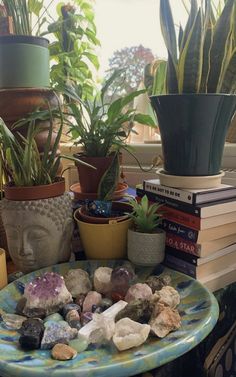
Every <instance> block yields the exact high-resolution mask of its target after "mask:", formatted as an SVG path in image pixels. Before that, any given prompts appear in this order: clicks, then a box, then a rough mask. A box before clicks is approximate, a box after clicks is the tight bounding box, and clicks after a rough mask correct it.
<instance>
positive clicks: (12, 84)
mask: <svg viewBox="0 0 236 377" xmlns="http://www.w3.org/2000/svg"><path fill="white" fill-rule="evenodd" d="M0 72H1V74H0V88H1V89H6V88H48V87H49V86H50V83H49V50H48V41H47V39H45V38H40V37H31V36H15V35H13V36H12V35H11V36H1V37H0Z"/></svg>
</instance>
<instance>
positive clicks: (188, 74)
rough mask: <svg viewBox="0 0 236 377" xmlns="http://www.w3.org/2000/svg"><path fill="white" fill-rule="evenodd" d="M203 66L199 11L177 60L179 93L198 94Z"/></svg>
mask: <svg viewBox="0 0 236 377" xmlns="http://www.w3.org/2000/svg"><path fill="white" fill-rule="evenodd" d="M202 64H203V35H202V16H201V10H199V11H198V14H197V17H196V19H195V22H194V24H193V26H192V29H191V31H190V33H189V36H188V39H187V41H186V43H185V46H184V48H183V50H182V53H181V55H180V59H179V93H198V92H199V88H200V84H201V73H202Z"/></svg>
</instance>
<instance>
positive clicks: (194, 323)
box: [0, 260, 219, 377]
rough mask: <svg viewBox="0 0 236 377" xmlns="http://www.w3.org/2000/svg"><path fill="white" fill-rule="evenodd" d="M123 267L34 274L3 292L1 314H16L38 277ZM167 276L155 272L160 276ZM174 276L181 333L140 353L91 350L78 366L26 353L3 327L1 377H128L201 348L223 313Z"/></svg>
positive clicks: (203, 292)
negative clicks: (26, 287)
mask: <svg viewBox="0 0 236 377" xmlns="http://www.w3.org/2000/svg"><path fill="white" fill-rule="evenodd" d="M123 263H124V261H117V260H116V261H112V260H109V261H104V260H100V261H91V260H90V261H77V262H71V263H64V264H60V265H56V266H52V267H48V268H44V269H42V270H39V271H35V272H32V273H30V274H28V275H25V276H23V277H22V278H20V279H18V280H16V281H15V282H13V283H11V284H9V285H8V286H7V287H6V288H4V289H2V290H1V291H0V308H1V309H3V310H5V311H6V312H8V313H14V311H15V307H16V303H17V301H18V300H19V298H20V297H21V295H22V287H23V285H24V284H25V283H27V282H30V281H31V280H33V278H34V277H36V276H39V275H42V274H43V273H44V272H46V271H54V272H58V273H59V274H61V275H65V273H66V272H67V271H68V270H69V269H71V268H82V269H84V270H86V271H87V272H88V273H89V274H90V275H91V276H92V275H93V272H94V270H95V269H96V268H97V267H99V266H108V267H116V266H120V265H122V264H123ZM135 272H136V274H137V276H138V281H140V282H142V281H144V280H145V279H146V278H147V277H148V276H149V275H151V274H152V273H153V269H152V268H149V267H145V268H136V269H135ZM160 272H162V271H160V270H159V271H155V273H156V274H158V273H160ZM164 272H165V273H168V274H170V275H171V278H172V286H174V287H175V288H176V289H177V290H178V291H179V293H180V296H181V303H180V305H179V306H178V310H179V312H180V315H181V318H182V326H181V327H180V329H179V330H177V331H175V332H172V333H170V334H169V335H167V336H166V337H165V338H163V339H158V338H156V337H149V339H148V340H147V342H146V343H144V344H143V345H142V346H140V347H137V348H132V349H130V350H127V351H123V352H119V351H117V349H116V348H115V346H114V345H113V344H109V345H106V346H102V347H96V346H94V345H93V346H90V347H89V348H88V349H87V350H86V351H84V352H82V353H80V354H78V355H77V357H76V358H75V359H73V360H69V361H58V360H53V359H52V358H51V356H50V351H45V350H36V351H29V352H25V351H23V350H21V349H20V347H19V344H18V338H19V333H18V332H16V331H12V330H8V329H6V328H4V325H3V323H2V322H1V323H0V375H1V377H39V376H40V377H49V376H52V377H67V376H68V377H111V376H112V377H128V376H134V375H136V374H138V373H141V372H145V371H148V370H151V369H153V368H156V367H159V366H161V365H163V364H165V363H168V362H170V361H171V360H174V359H176V358H177V357H179V356H181V355H183V354H184V353H186V352H188V351H189V350H191V349H192V348H193V347H195V346H196V345H197V344H199V343H200V342H201V341H202V340H203V339H204V338H205V337H206V336H207V335H208V334H209V333H210V332H211V330H212V329H213V327H214V326H215V324H216V322H217V319H218V315H219V308H218V304H217V301H216V299H215V297H214V295H213V294H212V293H210V292H209V291H208V290H207V289H206V288H205V287H203V286H202V285H201V284H200V283H199V282H198V281H196V280H194V279H192V278H190V277H189V276H186V275H184V274H181V273H179V272H176V271H173V270H170V269H168V268H165V269H164Z"/></svg>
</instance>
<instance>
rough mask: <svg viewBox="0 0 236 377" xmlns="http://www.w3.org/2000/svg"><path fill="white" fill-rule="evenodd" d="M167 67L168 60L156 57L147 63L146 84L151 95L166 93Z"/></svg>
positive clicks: (145, 71)
mask: <svg viewBox="0 0 236 377" xmlns="http://www.w3.org/2000/svg"><path fill="white" fill-rule="evenodd" d="M166 68H167V62H166V61H165V60H162V59H155V60H153V62H152V63H149V64H147V65H146V67H145V70H144V85H145V87H146V88H147V91H148V94H149V95H150V96H151V95H160V94H166Z"/></svg>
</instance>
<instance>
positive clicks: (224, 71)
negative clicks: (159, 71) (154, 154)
mask: <svg viewBox="0 0 236 377" xmlns="http://www.w3.org/2000/svg"><path fill="white" fill-rule="evenodd" d="M235 7H236V4H235V0H227V1H226V2H225V5H224V8H223V10H222V12H221V14H220V16H219V18H218V19H217V20H215V19H214V13H213V10H212V4H211V0H206V1H205V7H204V5H203V3H201V5H200V6H198V3H197V1H196V0H192V1H191V9H190V12H189V16H188V21H187V23H186V26H185V29H183V28H182V27H181V26H180V28H179V35H178V38H176V32H175V27H174V21H173V17H172V12H171V8H170V4H169V0H160V20H161V29H162V34H163V37H164V41H165V44H166V47H167V50H168V61H167V70H166V85H165V88H166V94H165V95H157V96H151V103H152V106H153V108H154V110H155V111H156V114H157V117H158V123H159V127H160V133H161V139H162V147H163V156H164V169H165V173H167V174H170V175H176V176H208V175H218V174H219V172H220V166H221V158H222V154H223V148H224V142H225V137H226V133H227V129H228V126H229V124H230V122H231V119H232V117H233V114H234V112H235V108H236V96H235V92H236V75H235V70H236V48H235V47H236V45H235V33H234V32H233V30H235ZM177 40H178V42H177Z"/></svg>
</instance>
